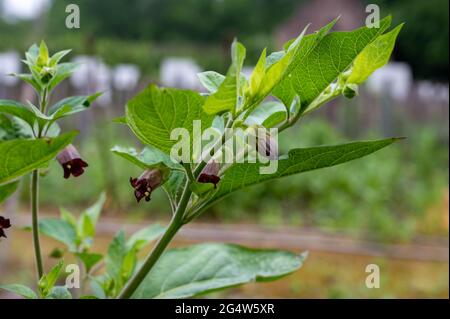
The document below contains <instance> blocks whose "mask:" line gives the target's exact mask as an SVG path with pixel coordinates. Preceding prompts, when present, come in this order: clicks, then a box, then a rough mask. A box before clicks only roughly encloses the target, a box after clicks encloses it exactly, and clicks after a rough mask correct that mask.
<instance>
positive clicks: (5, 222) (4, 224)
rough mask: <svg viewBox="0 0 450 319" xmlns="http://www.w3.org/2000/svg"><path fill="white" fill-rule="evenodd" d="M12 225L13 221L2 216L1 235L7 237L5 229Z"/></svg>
mask: <svg viewBox="0 0 450 319" xmlns="http://www.w3.org/2000/svg"><path fill="white" fill-rule="evenodd" d="M9 227H11V222H10V220H9V219H7V218H5V217H3V216H0V237H5V238H6V234H5V231H4V230H5V229H7V228H9Z"/></svg>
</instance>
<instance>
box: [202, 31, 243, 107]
mask: <svg viewBox="0 0 450 319" xmlns="http://www.w3.org/2000/svg"><path fill="white" fill-rule="evenodd" d="M245 54H246V50H245V47H244V46H243V45H242V44H241V43H239V42H237V41H236V40H235V41H234V42H233V45H232V46H231V60H232V62H231V66H230V68H229V69H228V72H227V75H226V77H225V79H224V80H223V82H222V84H221V85H220V87H219V89H218V90H217V92H215V93H214V94H211V95H210V96H208V98H207V99H206V101H205V104H204V105H203V110H205V112H206V113H208V114H217V113H221V112H224V111H231V112H234V110H236V107H237V106H238V105H237V104H238V100H239V95H240V93H241V83H242V80H241V70H242V66H243V64H244V59H245Z"/></svg>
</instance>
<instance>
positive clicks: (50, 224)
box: [39, 218, 77, 251]
mask: <svg viewBox="0 0 450 319" xmlns="http://www.w3.org/2000/svg"><path fill="white" fill-rule="evenodd" d="M39 232H40V233H42V234H44V235H46V236H48V237H51V238H53V239H55V240H57V241H59V242H60V243H63V244H64V245H66V246H67V248H68V249H69V250H70V251H76V249H77V233H76V230H75V228H74V226H73V225H71V224H70V223H69V222H67V221H65V220H62V219H58V218H44V219H41V220H40V221H39Z"/></svg>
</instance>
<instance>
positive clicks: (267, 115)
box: [245, 101, 286, 128]
mask: <svg viewBox="0 0 450 319" xmlns="http://www.w3.org/2000/svg"><path fill="white" fill-rule="evenodd" d="M285 119H286V107H285V106H284V105H283V103H280V102H276V101H269V102H263V103H261V104H260V105H258V107H256V108H255V110H254V111H253V112H252V113H251V115H250V116H249V117H247V119H246V120H245V123H246V124H247V125H263V126H264V127H266V128H271V127H275V126H276V125H278V124H280V123H282V122H283V121H284V120H285Z"/></svg>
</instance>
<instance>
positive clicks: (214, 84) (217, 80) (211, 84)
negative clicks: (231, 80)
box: [197, 71, 225, 93]
mask: <svg viewBox="0 0 450 319" xmlns="http://www.w3.org/2000/svg"><path fill="white" fill-rule="evenodd" d="M197 76H198V78H199V80H200V83H201V84H202V85H203V86H204V87H205V89H207V90H208V91H209V93H216V92H217V90H218V89H219V87H220V85H221V84H222V83H223V81H224V80H225V76H224V75H222V74H220V73H217V72H214V71H206V72H202V73H199V74H197Z"/></svg>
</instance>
